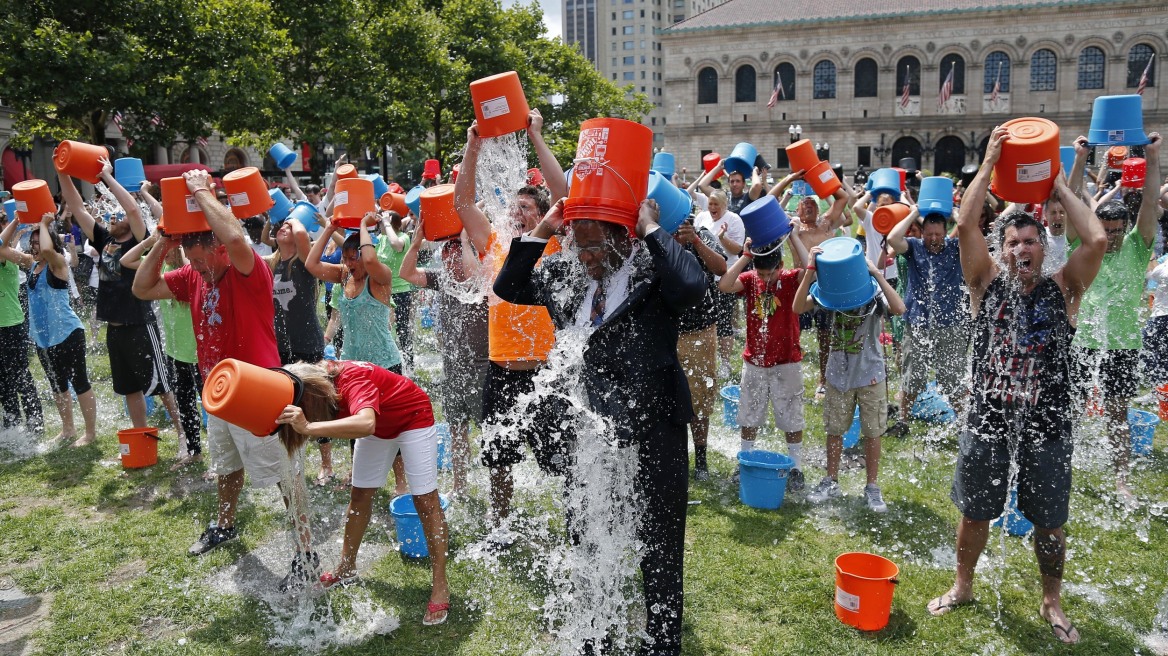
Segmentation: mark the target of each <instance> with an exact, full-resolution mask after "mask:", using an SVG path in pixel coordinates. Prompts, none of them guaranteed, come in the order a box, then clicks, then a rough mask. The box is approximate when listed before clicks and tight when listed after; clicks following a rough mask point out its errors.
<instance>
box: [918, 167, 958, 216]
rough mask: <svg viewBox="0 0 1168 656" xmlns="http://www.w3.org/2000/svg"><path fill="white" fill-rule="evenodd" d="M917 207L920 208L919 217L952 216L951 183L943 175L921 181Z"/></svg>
mask: <svg viewBox="0 0 1168 656" xmlns="http://www.w3.org/2000/svg"><path fill="white" fill-rule="evenodd" d="M917 207H918V208H920V212H921V216H928V215H930V214H944V215H945V216H949V215H951V214H953V181H952V180H950V179H949V178H946V177H945V176H943V175H933V176H929V177H927V178H925V179H924V180H921V191H920V193H919V194H917Z"/></svg>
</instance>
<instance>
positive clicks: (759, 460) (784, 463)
mask: <svg viewBox="0 0 1168 656" xmlns="http://www.w3.org/2000/svg"><path fill="white" fill-rule="evenodd" d="M794 466H795V461H794V460H792V459H791V458H789V457H787V456H785V455H783V454H781V453H774V452H772V451H760V450H754V451H739V452H738V474H739V484H738V499H739V500H740V501H742V503H743V504H744V505H747V506H750V507H751V508H758V509H760V510H778V508H779V506H782V505H783V497H784V496H786V494H787V473H788V472H790V471H791V468H792V467H794Z"/></svg>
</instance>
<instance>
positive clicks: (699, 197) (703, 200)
mask: <svg viewBox="0 0 1168 656" xmlns="http://www.w3.org/2000/svg"><path fill="white" fill-rule="evenodd" d="M690 198H692V199H693V202H694V205H697V206H698V211H699V212H706V211H708V210H709V209H710V197H709V196H707V195H705V194H703V193H702V192H700V191H698V190H697V189H694V191H693V193H692V194H690Z"/></svg>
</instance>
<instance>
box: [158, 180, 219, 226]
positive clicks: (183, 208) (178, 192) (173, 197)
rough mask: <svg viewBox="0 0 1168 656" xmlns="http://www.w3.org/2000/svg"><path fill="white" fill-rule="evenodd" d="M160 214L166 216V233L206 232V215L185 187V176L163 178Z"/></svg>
mask: <svg viewBox="0 0 1168 656" xmlns="http://www.w3.org/2000/svg"><path fill="white" fill-rule="evenodd" d="M159 186H160V187H162V215H163V216H164V217H166V228H165V229H166V234H168V235H185V234H189V233H192V232H207V231H208V230H210V229H211V226H209V225H207V216H206V215H205V214H203V210H202V209H201V208H200V207H199V203H198V202H196V201H195V197H194V195H192V194H191V192H190V190H189V189H187V181H186V179H185V178H180V177H176V178H163V179H162V182H161V183H159Z"/></svg>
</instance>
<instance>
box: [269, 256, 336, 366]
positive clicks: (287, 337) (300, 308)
mask: <svg viewBox="0 0 1168 656" xmlns="http://www.w3.org/2000/svg"><path fill="white" fill-rule="evenodd" d="M319 285H320V282H319V281H318V280H317V279H316V278H315V277H314V276H313V275H312V274H311V273H309V272H308V269H307V268H305V266H304V263H303V262H301V261H300V258H298V257H291V258H289V259H287V260H281V261H279V262H277V263H276V266H275V269H274V270H273V271H272V293H273V297H274V302H273V309H274V310H275V313H276V315H275V324H276V339H277V340H278V341H277V344H278V345H279V348H280V352H281V353H285V354H289V355H293V354H295V355H301V354H314V353H320V352H321V351H323V350H324V334H323V333H322V332H321V330H320V319H319V318H318V317H317V315H316V299H317V291H318V290H319Z"/></svg>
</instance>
